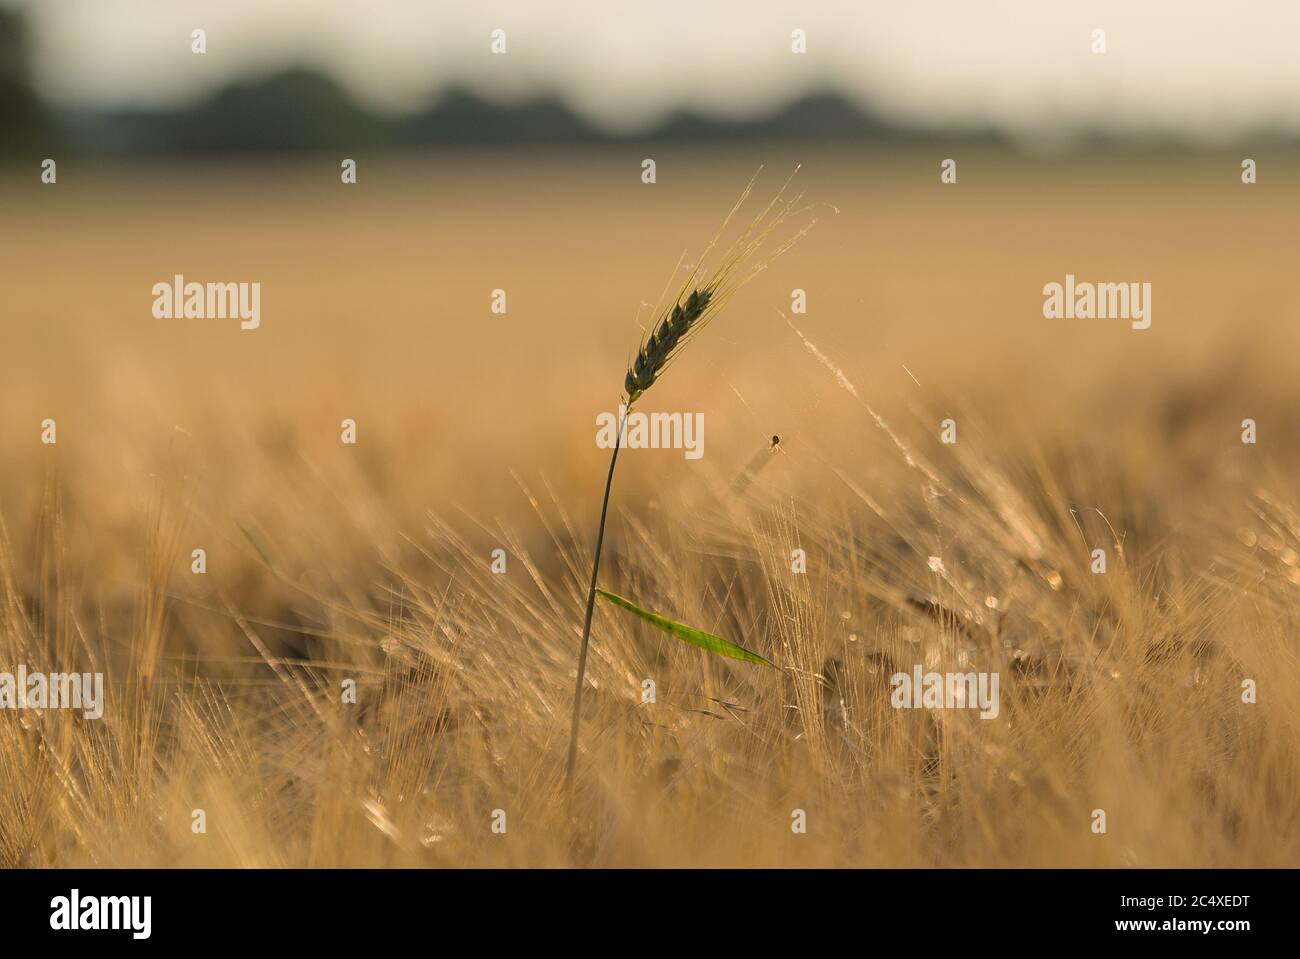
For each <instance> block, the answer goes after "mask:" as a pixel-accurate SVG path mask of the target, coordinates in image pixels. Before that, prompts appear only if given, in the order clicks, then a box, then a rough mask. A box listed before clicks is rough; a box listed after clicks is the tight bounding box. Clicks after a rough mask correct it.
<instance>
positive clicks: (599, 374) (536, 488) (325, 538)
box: [0, 147, 1300, 867]
mask: <svg viewBox="0 0 1300 959" xmlns="http://www.w3.org/2000/svg"><path fill="white" fill-rule="evenodd" d="M657 156H658V166H659V178H658V179H659V182H658V183H656V184H654V185H653V186H647V185H644V184H642V183H641V182H640V180H639V178H638V175H637V174H638V167H637V164H638V163H639V154H636V155H633V153H632V152H630V151H629V150H614V149H610V150H607V151H602V150H591V151H588V152H572V151H569V152H563V153H561V152H554V153H552V152H545V151H540V152H524V151H520V152H513V153H511V152H503V153H490V152H489V153H483V154H474V153H456V152H447V153H435V154H429V155H427V156H415V155H408V156H405V157H402V158H396V157H388V156H382V155H381V156H376V157H373V158H369V159H363V160H362V167H361V168H362V171H363V172H362V175H361V176H360V178H359V183H358V185H357V186H356V187H355V188H353V189H343V188H341V187H340V185H339V178H338V173H337V161H336V160H334V159H332V158H323V159H321V160H319V161H315V160H313V159H310V158H307V159H297V160H292V161H290V160H265V161H252V160H250V161H242V162H233V161H232V162H228V163H206V162H189V163H186V164H184V165H181V164H175V165H150V164H144V163H141V164H121V165H112V164H105V163H99V162H96V163H89V162H87V163H85V164H83V165H78V164H77V163H76V162H75V161H74V160H71V159H69V160H67V161H61V164H60V181H59V186H58V189H57V190H42V189H41V188H40V185H39V184H37V183H36V182H35V178H34V177H32V176H29V175H27V173H26V172H24V173H23V174H22V175H21V176H19V175H18V173H17V172H14V171H0V217H2V222H3V229H0V281H2V286H3V290H4V296H3V302H2V305H0V317H2V318H0V323H2V324H3V344H2V345H0V520H2V521H3V530H2V535H0V662H2V663H4V664H6V665H5V666H4V667H3V668H5V669H10V668H11V664H17V663H25V664H29V665H30V666H31V668H33V669H36V668H41V669H47V670H51V671H53V670H78V671H102V672H103V673H104V674H105V677H106V690H105V704H104V713H103V716H102V718H101V719H99V720H88V719H86V718H84V717H83V716H82V715H81V714H79V713H74V712H73V711H70V710H55V709H48V710H39V709H24V710H4V711H2V712H0V768H2V769H3V775H0V864H4V865H9V866H13V865H20V866H146V865H148V866H345V865H346V866H697V865H698V866H751V865H763V866H781V865H786V866H1173V867H1186V866H1282V865H1296V864H1297V862H1300V830H1297V825H1300V806H1298V805H1297V802H1296V796H1297V791H1298V790H1300V748H1298V747H1300V718H1298V717H1300V671H1298V670H1297V666H1298V665H1300V638H1298V637H1300V484H1298V483H1297V479H1296V477H1297V475H1298V473H1300V443H1298V442H1297V440H1298V439H1300V409H1297V406H1296V403H1295V385H1296V371H1297V367H1296V362H1297V360H1296V358H1297V355H1298V354H1297V345H1298V344H1300V335H1298V332H1297V330H1298V327H1297V324H1296V317H1297V316H1298V315H1300V286H1297V284H1296V282H1295V279H1294V270H1293V269H1292V266H1293V264H1294V262H1295V261H1296V258H1297V254H1298V253H1300V239H1298V238H1297V234H1296V231H1295V223H1296V220H1297V215H1298V214H1300V186H1298V185H1297V182H1298V181H1297V180H1296V178H1294V177H1289V178H1284V177H1282V176H1280V175H1279V176H1277V177H1274V178H1269V179H1267V180H1261V182H1260V183H1259V184H1258V185H1257V186H1253V187H1251V188H1249V189H1244V188H1243V187H1242V184H1241V182H1240V180H1239V177H1238V168H1237V164H1238V162H1239V158H1237V157H1234V156H1223V155H1219V154H1209V153H1207V154H1202V155H1190V156H1188V155H1183V154H1179V155H1176V156H1175V155H1165V154H1162V153H1145V154H1144V153H1132V154H1130V153H1089V152H1086V151H1085V152H1081V153H1077V154H1072V155H1069V156H1057V155H1051V154H1042V155H1032V154H1031V155H1021V154H1016V153H1012V152H1009V151H1000V150H993V149H988V150H982V151H977V152H968V153H966V154H964V155H963V159H962V164H961V176H960V180H959V183H958V184H957V185H955V186H941V185H940V183H939V179H938V176H937V170H938V164H939V161H940V160H941V159H942V154H936V153H934V152H933V151H928V150H925V149H921V148H916V149H908V150H897V149H890V150H883V149H881V150H850V149H847V148H846V149H842V150H832V149H822V150H818V151H814V152H810V153H804V154H797V153H796V152H795V151H793V150H791V151H790V152H788V153H781V152H780V151H764V152H763V153H762V154H761V155H760V153H759V152H756V151H751V150H746V149H744V148H740V147H736V148H728V149H712V150H709V151H707V152H691V151H689V150H685V149H664V150H661V151H660V152H659V153H658V154H657ZM797 163H798V164H802V166H801V168H800V170H799V172H798V174H797V176H796V177H795V181H794V184H793V186H794V188H795V189H797V190H799V191H802V192H803V193H804V195H805V197H806V199H807V200H808V201H810V202H813V203H816V204H818V206H817V207H816V209H815V213H814V215H815V216H816V218H817V223H816V225H815V226H814V227H813V229H812V230H811V232H809V233H808V235H807V236H806V237H804V238H802V239H801V240H800V241H799V242H798V243H797V245H796V246H795V247H794V248H793V249H791V250H790V251H789V252H788V253H785V254H784V255H783V256H781V257H779V258H777V259H776V260H775V261H774V262H772V264H771V265H770V267H769V268H768V269H767V270H766V271H764V272H763V273H761V274H760V275H759V276H758V277H757V278H756V279H755V280H754V281H753V282H752V283H750V284H749V285H747V286H746V287H744V289H742V290H741V291H740V292H739V293H737V294H736V296H735V297H734V299H733V300H732V301H731V302H730V303H729V304H728V305H727V306H726V309H725V310H724V311H722V312H721V313H720V314H719V315H718V317H717V318H716V320H714V321H713V322H712V323H711V324H710V325H709V326H708V327H707V328H705V329H704V330H703V331H702V332H701V333H700V334H699V336H698V337H697V338H696V340H695V341H694V342H693V343H692V345H691V347H690V349H689V350H687V351H685V352H684V353H682V355H681V356H680V358H678V359H677V360H676V361H675V362H674V363H673V365H672V367H671V368H670V369H669V370H668V372H667V373H665V374H664V376H663V378H662V381H661V382H660V383H658V384H657V385H656V386H655V388H654V391H653V392H651V393H649V394H647V396H646V397H645V398H644V399H643V400H641V401H640V402H639V404H638V405H639V406H641V407H643V408H644V409H646V410H648V411H683V412H699V413H702V414H703V419H704V423H705V432H704V444H703V450H704V455H702V456H700V457H699V458H698V459H691V458H687V457H686V456H684V455H683V451H682V450H680V449H677V450H673V449H658V450H653V449H628V450H626V451H625V452H623V453H622V454H620V459H619V463H618V471H617V473H616V476H615V479H614V486H613V494H612V501H611V506H610V512H609V525H608V529H607V532H606V541H605V551H604V563H603V566H602V570H601V574H600V583H601V585H602V586H603V587H605V588H608V589H610V590H612V591H614V592H616V593H620V594H622V595H624V596H629V597H634V598H635V599H636V601H637V602H638V603H641V604H642V605H644V606H645V607H647V608H649V609H651V610H655V611H658V612H661V613H663V614H664V615H666V616H670V617H672V618H673V619H678V620H681V621H683V622H685V623H689V624H692V625H694V626H697V627H699V628H701V629H704V630H708V631H710V632H712V633H716V634H718V635H720V636H723V637H726V638H728V639H730V640H732V641H734V642H737V643H740V644H742V645H744V646H746V647H748V648H749V649H751V650H754V651H756V652H758V653H760V654H761V655H762V656H764V657H766V658H768V659H770V660H772V661H773V662H774V663H776V665H777V666H778V667H779V668H778V669H769V668H766V667H763V666H759V665H754V664H751V663H746V662H740V661H735V660H730V659H723V658H720V657H715V656H711V655H709V654H707V653H705V652H704V651H702V650H700V649H698V648H695V647H693V646H691V645H688V644H686V643H682V642H678V641H676V640H674V639H673V638H671V637H669V636H667V635H666V634H664V633H663V632H659V631H657V630H654V629H652V628H650V627H649V626H647V625H646V624H645V623H643V622H641V621H639V620H638V619H636V618H634V617H631V616H628V615H626V614H625V613H623V612H622V611H620V610H618V609H616V608H614V607H612V606H609V605H606V604H603V603H602V604H599V605H597V607H596V612H595V620H594V626H593V631H592V639H591V652H590V659H589V661H588V663H587V672H586V675H587V683H588V685H587V691H586V696H585V699H584V701H583V710H582V725H581V735H580V740H579V742H580V750H579V756H578V764H577V771H576V775H575V779H574V782H573V785H572V789H571V791H570V790H568V789H566V786H565V775H564V774H565V759H566V751H567V746H568V737H569V720H570V710H571V708H572V702H573V694H574V682H575V660H576V655H577V650H578V645H579V637H580V633H581V629H582V617H583V607H584V602H585V599H586V592H587V577H588V575H589V574H590V564H591V557H592V550H593V541H594V537H595V532H596V523H597V520H598V517H599V509H600V502H601V499H600V498H601V492H602V488H603V480H604V477H605V471H606V468H607V465H608V456H609V453H608V451H607V450H603V449H601V448H599V447H598V446H597V443H596V440H595V436H596V418H597V416H598V415H599V414H600V413H601V412H603V411H608V410H614V409H615V408H616V407H617V405H618V403H619V396H620V390H621V388H622V386H623V376H624V371H625V370H626V369H627V366H628V362H629V360H630V359H631V357H632V355H633V353H634V351H635V350H636V348H637V345H638V341H639V339H640V338H641V336H642V334H643V331H644V329H645V328H646V327H648V326H649V325H650V324H651V323H653V322H655V320H656V319H657V316H658V314H656V313H655V312H654V309H653V308H654V307H655V306H656V305H658V306H659V307H660V309H662V305H663V300H662V297H661V294H662V291H663V290H664V288H665V284H667V283H669V282H670V281H671V280H672V279H673V277H674V269H675V267H676V265H677V263H678V260H679V258H680V257H681V256H682V255H683V254H685V255H686V257H687V260H688V261H689V260H690V258H691V257H693V256H698V255H699V254H700V253H701V252H702V251H703V248H704V247H705V245H706V244H707V243H708V241H709V239H710V237H711V236H713V234H714V232H715V230H716V229H717V227H718V224H719V222H721V220H722V218H723V216H724V215H725V214H726V212H727V210H728V209H729V208H730V207H731V205H732V203H733V202H734V201H735V198H736V197H737V196H738V195H739V194H740V191H741V190H742V189H743V188H744V186H745V184H746V183H747V182H748V181H749V179H750V178H751V176H753V174H754V172H755V170H756V169H758V168H759V166H760V164H762V165H764V167H763V170H762V172H761V174H760V175H759V179H758V184H757V186H756V188H755V193H754V199H753V201H752V202H762V201H763V200H764V198H767V197H770V196H771V195H773V194H774V193H775V191H776V190H777V189H778V188H779V187H780V185H781V183H782V182H783V181H784V180H785V178H786V177H787V176H788V175H789V173H790V171H791V170H793V169H794V167H795V165H796V164H797ZM1260 163H1261V165H1263V164H1265V163H1272V164H1274V168H1280V167H1283V166H1288V165H1289V166H1290V167H1291V168H1292V169H1294V168H1295V167H1296V164H1297V163H1300V158H1297V157H1295V156H1293V155H1288V154H1279V155H1277V156H1273V157H1267V156H1261V157H1260ZM832 207H833V208H835V209H837V210H838V212H834V211H833V210H832V209H831V208H832ZM806 219H807V218H805V222H806ZM1067 273H1070V274H1075V275H1078V276H1079V277H1080V278H1098V279H1114V280H1121V281H1128V280H1144V281H1149V282H1150V283H1151V285H1152V290H1153V293H1152V299H1151V318H1152V323H1151V326H1150V328H1149V329H1146V330H1133V329H1131V328H1130V326H1129V324H1128V323H1127V322H1124V321H1115V320H1085V319H1054V320H1049V319H1045V318H1044V315H1043V286H1044V284H1046V283H1049V282H1053V281H1060V280H1062V278H1063V277H1064V276H1065V275H1066V274H1067ZM174 274H184V275H185V276H186V277H187V278H194V279H196V280H199V281H204V280H219V281H225V280H235V279H247V280H256V281H258V282H260V283H261V285H262V301H261V324H260V326H259V328H257V329H255V330H241V329H240V328H239V324H238V321H235V320H221V319H204V320H198V319H188V320H187V319H156V318H155V317H154V316H153V315H152V314H151V310H150V308H151V302H152V299H153V297H152V295H151V293H150V289H151V287H152V286H153V284H155V283H156V282H158V281H160V280H161V281H168V282H170V280H171V278H172V277H173V275H174ZM498 289H500V290H504V291H505V294H506V296H507V303H508V306H507V311H506V313H505V314H504V315H502V314H497V313H493V312H492V311H491V310H490V308H489V307H490V303H491V301H492V296H493V291H494V290H498ZM796 289H799V290H803V291H805V294H806V300H807V310H806V312H805V313H798V314H796V313H792V312H791V306H792V291H793V290H796ZM787 321H788V322H787ZM792 324H793V326H795V327H797V328H798V330H799V331H800V332H801V333H802V337H801V336H800V335H799V333H796V332H795V331H794V330H793V329H792V328H791V325H792ZM1247 418H1250V419H1253V420H1254V421H1255V422H1256V424H1257V428H1258V440H1257V442H1256V443H1254V444H1247V443H1243V442H1242V432H1243V427H1242V421H1243V420H1245V419H1247ZM47 419H52V420H54V421H55V422H56V423H57V442H55V443H53V444H49V443H43V442H42V423H43V421H45V420H47ZM345 419H351V420H353V421H355V424H356V437H357V441H356V443H355V444H346V443H343V442H342V441H341V433H340V427H341V423H342V421H344V420H345ZM949 419H951V420H952V421H953V423H954V424H955V429H956V442H955V443H944V442H941V438H940V434H941V430H942V428H943V427H942V426H941V424H942V423H943V422H944V421H945V420H949ZM774 435H775V436H779V437H780V442H779V444H778V445H777V447H776V448H775V449H773V448H772V437H773V436H774ZM195 549H202V550H204V551H205V555H206V572H204V573H202V574H196V573H194V572H193V571H192V555H193V551H194V550H195ZM1098 549H1101V550H1104V551H1105V555H1106V562H1107V568H1106V571H1105V573H1103V574H1098V573H1094V572H1093V570H1092V565H1093V562H1094V560H1093V557H1094V552H1093V551H1094V550H1098ZM494 550H503V551H504V557H505V559H504V562H505V572H503V573H502V572H496V571H494V570H493V568H492V564H493V555H494V553H493V551H494ZM796 550H802V551H803V554H802V555H803V556H804V557H806V572H795V571H794V570H793V569H792V565H793V564H792V555H793V551H796ZM498 555H500V554H498ZM915 666H921V667H923V668H924V669H926V670H938V671H940V672H942V671H945V670H968V669H969V670H980V671H985V672H992V673H996V674H997V675H998V676H999V677H1000V681H1001V693H1000V711H999V712H998V714H997V715H996V717H994V718H990V719H981V718H980V716H979V715H978V714H976V713H974V712H972V711H971V710H966V709H947V710H939V709H934V710H929V709H896V708H893V706H892V705H891V697H890V691H891V690H890V677H891V675H892V674H894V673H895V672H910V671H911V670H912V669H913V668H914V667H915ZM647 679H651V680H653V682H654V690H655V695H654V698H653V701H652V702H647V701H645V695H644V690H645V688H646V687H645V686H644V681H645V680H647ZM349 680H351V681H354V682H355V700H356V701H355V703H354V702H351V701H349V700H348V697H347V696H345V695H344V691H345V689H346V685H347V683H348V681H349ZM1247 687H1250V688H1252V689H1253V690H1255V695H1254V696H1253V697H1251V696H1247V695H1246V693H1245V692H1244V691H1245V690H1246V688H1247ZM1249 698H1254V699H1255V701H1254V702H1248V701H1243V700H1244V699H1249ZM197 810H201V811H202V814H203V815H202V819H203V822H204V824H205V828H204V829H203V830H201V831H196V826H195V823H196V819H195V812H196V811H197ZM1098 810H1100V811H1103V812H1104V817H1105V831H1104V832H1099V831H1098V830H1097V829H1096V828H1095V823H1096V821H1097V817H1096V815H1095V813H1096V811H1098ZM796 811H799V812H800V813H802V817H803V821H804V823H805V824H806V828H805V830H804V831H795V830H794V829H792V821H793V820H794V819H795V818H797V814H796ZM498 826H500V827H501V828H497V827H498Z"/></svg>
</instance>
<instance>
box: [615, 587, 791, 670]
mask: <svg viewBox="0 0 1300 959" xmlns="http://www.w3.org/2000/svg"><path fill="white" fill-rule="evenodd" d="M596 593H597V595H599V596H600V597H601V598H602V599H606V600H608V601H609V602H611V603H613V604H614V605H615V606H622V607H623V608H624V609H626V610H627V611H628V612H629V613H632V615H634V616H637V617H639V618H640V619H644V620H645V621H646V622H647V623H649V624H650V625H652V626H656V627H658V628H659V629H662V630H663V631H664V632H665V633H667V634H668V635H670V636H675V637H677V638H678V639H680V640H682V641H683V642H687V643H690V644H691V645H692V646H698V647H700V649H704V650H707V651H708V652H710V653H716V654H717V655H719V656H728V657H730V658H731V659H740V660H744V661H745V662H747V663H757V664H758V665H760V666H771V667H772V668H773V669H776V668H777V667H776V665H775V664H774V663H772V662H769V661H768V660H766V659H764V658H763V657H762V656H760V655H758V653H755V652H752V651H751V650H748V649H746V648H745V647H744V646H737V645H736V644H735V643H732V642H728V641H727V640H725V639H723V638H722V637H721V636H714V635H713V634H712V633H706V632H704V631H702V630H698V629H695V628H694V627H693V626H687V625H686V624H685V623H678V622H676V621H674V620H671V619H669V618H668V617H667V616H660V615H659V614H658V613H652V612H650V611H649V610H648V609H642V608H641V607H640V606H638V605H637V604H636V603H634V602H632V601H631V600H630V599H624V598H623V597H622V596H619V595H618V594H616V593H611V592H609V591H608V590H604V589H601V588H600V587H597V588H596Z"/></svg>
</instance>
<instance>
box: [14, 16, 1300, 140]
mask: <svg viewBox="0 0 1300 959" xmlns="http://www.w3.org/2000/svg"><path fill="white" fill-rule="evenodd" d="M0 3H4V4H6V5H9V6H19V7H23V8H25V9H27V10H28V12H29V14H30V20H31V25H32V28H33V31H34V38H33V39H34V45H35V48H34V53H35V69H36V70H37V77H38V81H39V84H40V89H41V92H42V93H43V94H44V95H45V96H47V97H48V98H49V99H51V100H53V101H55V102H59V103H64V104H75V105H101V106H102V105H122V104H128V103H129V104H148V105H158V104H169V103H175V102H178V101H184V100H186V99H189V98H193V97H195V96H197V95H199V94H201V93H202V92H204V91H207V90H210V89H212V88H214V87H216V86H218V85H220V84H222V83H223V82H226V81H228V80H230V79H232V78H234V77H236V76H238V75H241V74H246V73H249V72H262V71H266V70H270V69H273V68H275V67H279V66H285V65H288V64H290V63H297V64H303V63H306V64H311V65H315V66H319V67H322V68H324V69H327V70H328V71H330V72H331V73H333V74H335V75H336V76H338V77H339V78H340V79H341V80H343V81H344V82H345V83H346V84H347V85H348V86H349V87H350V88H351V89H352V90H353V91H354V92H355V94H356V95H357V96H358V97H359V98H361V99H362V100H363V101H364V102H366V103H367V104H369V105H371V106H374V107H380V108H383V109H388V110H400V109H405V108H409V107H412V106H416V105H419V104H420V103H423V102H424V101H426V100H427V99H428V97H429V95H430V93H431V92H432V91H434V90H436V89H437V88H439V87H440V86H442V85H444V84H447V83H452V82H456V83H463V84H465V85H468V86H470V87H472V88H474V89H477V90H480V91H482V92H484V93H486V94H489V95H498V96H501V97H518V96H523V95H528V94H530V93H539V92H543V91H554V92H558V93H559V94H561V95H562V96H564V97H565V98H566V99H567V100H568V101H569V102H570V103H571V104H572V105H573V106H574V107H576V108H577V109H579V110H581V111H582V112H584V113H586V114H587V115H589V116H591V117H593V118H594V119H596V120H597V121H599V122H602V123H604V124H606V125H609V126H613V127H617V128H629V127H635V126H638V125H642V124H645V123H648V122H650V121H652V120H654V119H655V118H656V117H657V116H659V115H661V114H662V113H663V112H664V111H666V110H669V109H672V108H674V107H677V106H691V107H695V108H700V109H704V110H707V111H710V112H717V113H729V114H748V113H754V112H759V111H762V110H764V109H766V108H768V107H770V106H772V105H774V104H777V103H781V102H784V101H786V100H789V99H792V98H794V97H796V96H798V95H799V94H801V93H805V92H807V91H809V90H812V89H819V88H826V87H831V88H834V89H838V90H840V91H842V92H843V93H844V94H845V95H847V96H849V97H850V98H851V99H854V100H856V101H858V102H860V103H862V104H864V105H866V106H869V107H872V108H875V109H877V110H879V111H881V112H883V113H885V114H886V115H889V116H891V117H895V118H898V119H903V120H906V121H910V122H917V123H926V124H928V123H948V122H965V123H982V122H986V121H991V122H993V123H996V124H998V125H1000V126H1002V127H1004V128H1005V129H1008V130H1009V131H1011V132H1023V133H1029V132H1033V131H1037V130H1043V129H1051V128H1053V127H1056V126H1069V125H1071V124H1076V123H1088V124H1099V125H1103V126H1109V127H1119V128H1122V129H1132V128H1134V127H1137V128H1141V127H1147V126H1154V127H1157V128H1160V129H1172V130H1177V131H1181V132H1189V133H1193V134H1198V135H1203V136H1208V137H1216V136H1219V137H1230V136H1232V135H1233V134H1235V133H1237V132H1239V131H1242V130H1244V129H1249V128H1250V127H1253V126H1256V125H1260V124H1277V125H1279V126H1281V127H1284V128H1285V129H1287V130H1291V131H1294V130H1300V2H1298V0H1232V2H1218V0H1092V2H1076V0H852V2H850V0H802V2H785V0H635V2H634V0H515V2H502V0H465V2H452V0H210V2H200V0H0ZM196 27H203V28H204V29H206V31H207V37H208V53H207V54H206V56H196V55H194V54H192V53H191V52H190V33H191V31H192V30H193V29H194V28H196ZM494 28H501V29H504V30H505V31H506V36H507V43H508V53H507V54H506V55H505V56H493V55H492V54H491V53H490V51H489V42H490V41H489V36H490V33H491V31H492V30H493V29H494ZM796 28H799V29H803V30H805V31H806V33H807V44H808V52H807V54H806V55H803V56H796V55H794V54H792V53H791V52H790V43H791V31H792V30H794V29H796ZM1094 28H1102V29H1104V30H1105V31H1106V41H1107V48H1108V51H1107V52H1106V53H1105V54H1101V55H1097V54H1093V53H1092V52H1091V51H1090V45H1091V42H1092V38H1091V33H1092V31H1093V29H1094Z"/></svg>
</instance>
